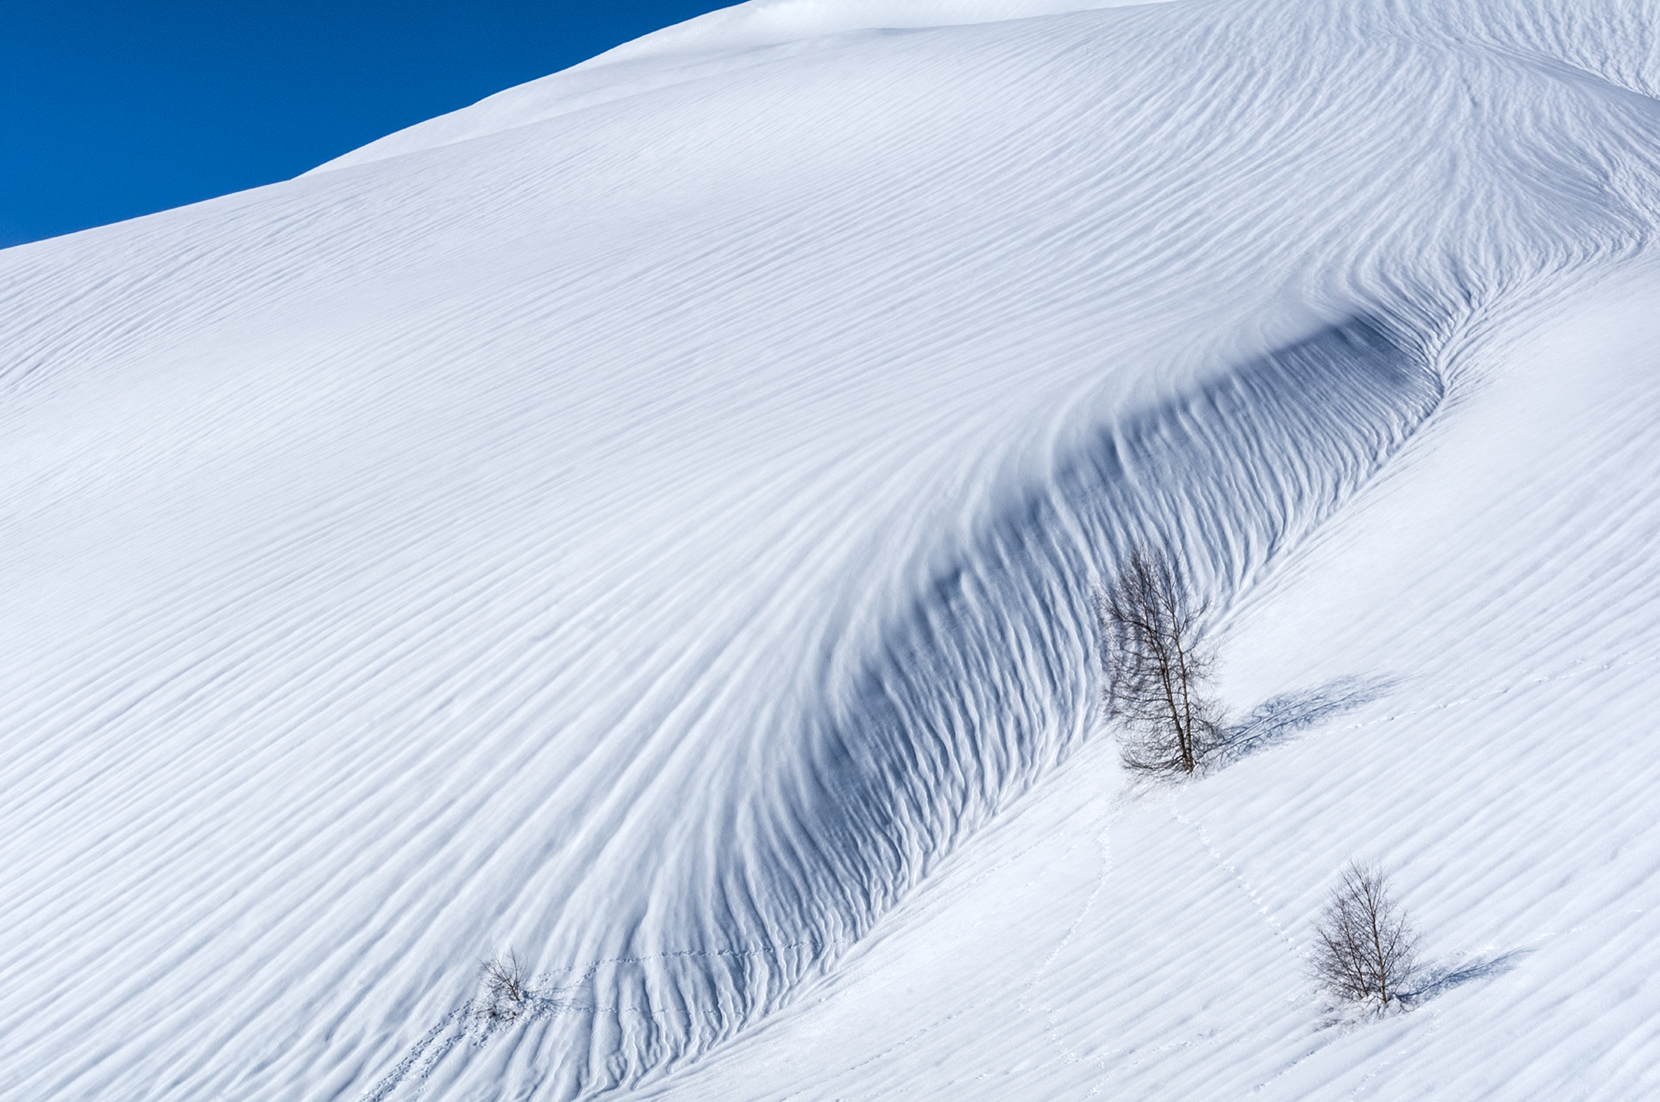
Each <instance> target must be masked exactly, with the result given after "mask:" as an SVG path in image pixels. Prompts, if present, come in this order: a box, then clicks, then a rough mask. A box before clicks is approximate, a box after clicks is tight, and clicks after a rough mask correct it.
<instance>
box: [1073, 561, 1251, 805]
mask: <svg viewBox="0 0 1660 1102" xmlns="http://www.w3.org/2000/svg"><path fill="white" fill-rule="evenodd" d="M1095 609H1096V617H1097V620H1098V622H1099V625H1100V630H1101V673H1102V678H1103V682H1104V691H1105V694H1106V706H1107V713H1108V715H1110V716H1112V717H1113V718H1115V719H1118V720H1120V721H1121V722H1123V723H1124V725H1125V727H1126V730H1127V734H1126V736H1125V738H1124V743H1123V757H1124V764H1125V765H1126V766H1128V767H1129V768H1130V769H1132V770H1134V771H1136V772H1138V773H1192V772H1193V771H1194V770H1195V769H1197V768H1198V766H1199V763H1200V762H1201V761H1202V760H1203V759H1204V757H1205V755H1206V754H1207V753H1209V752H1210V751H1211V750H1213V749H1214V748H1215V747H1216V744H1217V742H1218V734H1217V732H1218V729H1219V726H1220V722H1219V721H1220V716H1219V713H1218V711H1217V708H1216V706H1215V705H1214V704H1213V703H1212V702H1211V701H1210V699H1209V698H1208V696H1207V695H1206V683H1207V680H1208V678H1209V675H1210V670H1211V666H1212V664H1213V658H1212V655H1211V654H1210V653H1209V652H1207V651H1205V650H1203V649H1201V648H1200V646H1199V627H1200V622H1201V621H1202V620H1203V618H1204V615H1205V612H1206V610H1207V605H1206V603H1205V602H1204V601H1203V600H1201V599H1199V598H1196V597H1195V596H1194V595H1193V593H1192V592H1191V590H1190V589H1189V588H1188V584H1187V579H1186V578H1185V577H1184V575H1183V574H1182V572H1181V571H1180V570H1179V569H1177V567H1176V565H1175V564H1174V563H1173V562H1171V560H1170V556H1168V555H1166V554H1165V553H1164V552H1163V551H1158V550H1153V549H1149V548H1137V549H1136V550H1135V551H1133V552H1132V553H1131V554H1130V558H1129V561H1128V562H1126V563H1125V564H1124V568H1123V570H1122V571H1121V572H1120V573H1119V575H1118V578H1117V580H1115V581H1114V582H1113V583H1112V585H1110V586H1108V587H1107V588H1105V589H1102V590H1101V591H1099V592H1098V593H1097V594H1096V605H1095Z"/></svg>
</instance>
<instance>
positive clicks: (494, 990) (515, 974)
mask: <svg viewBox="0 0 1660 1102" xmlns="http://www.w3.org/2000/svg"><path fill="white" fill-rule="evenodd" d="M484 999H485V1002H484V1008H483V1009H482V1010H481V1011H480V1014H481V1015H482V1016H483V1017H485V1018H489V1019H490V1020H492V1021H498V1022H513V1021H517V1020H518V1019H520V1018H522V1017H523V1016H524V1014H525V1012H526V1011H527V1010H529V1009H530V981H529V978H528V977H527V976H526V975H525V970H524V965H522V964H520V963H519V956H518V954H517V953H514V952H512V951H511V950H510V951H509V952H507V953H506V954H505V955H502V954H497V955H496V956H493V957H491V958H490V959H489V960H487V961H485V962H484Z"/></svg>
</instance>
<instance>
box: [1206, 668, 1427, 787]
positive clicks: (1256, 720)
mask: <svg viewBox="0 0 1660 1102" xmlns="http://www.w3.org/2000/svg"><path fill="white" fill-rule="evenodd" d="M1397 684H1399V682H1398V681H1397V680H1396V679H1394V678H1390V677H1340V678H1338V679H1337V680H1335V681H1330V682H1327V683H1326V684H1324V685H1322V686H1320V687H1319V688H1318V689H1308V690H1305V691H1303V692H1296V693H1285V694H1282V695H1280V696H1276V697H1272V698H1270V699H1268V700H1265V701H1263V702H1262V703H1261V704H1258V705H1257V706H1256V707H1255V708H1252V709H1251V711H1250V713H1249V714H1248V715H1246V716H1245V718H1244V720H1242V721H1241V722H1239V723H1236V724H1233V725H1231V726H1228V727H1224V728H1222V730H1220V731H1219V732H1217V734H1218V742H1217V747H1216V750H1215V752H1214V756H1213V759H1212V760H1213V761H1214V762H1215V764H1216V765H1217V766H1227V765H1232V764H1233V763H1234V762H1236V761H1239V760H1240V759H1242V758H1247V757H1250V756H1251V755H1252V754H1256V753H1260V752H1261V751H1263V750H1267V749H1269V748H1270V747H1273V746H1278V745H1279V744H1281V743H1283V742H1287V741H1289V740H1290V739H1291V738H1292V736H1294V735H1296V734H1297V733H1299V732H1301V731H1306V730H1308V729H1309V728H1310V727H1315V726H1318V725H1319V724H1322V723H1325V722H1326V721H1327V720H1330V719H1333V718H1335V717H1337V716H1340V715H1343V714H1344V713H1345V712H1352V711H1354V710H1355V709H1356V708H1359V707H1361V706H1362V705H1365V704H1370V703H1371V702H1372V701H1374V700H1378V699H1381V698H1382V697H1384V696H1387V695H1388V694H1389V693H1390V692H1391V691H1392V690H1393V689H1394V688H1395V686H1396V685H1397Z"/></svg>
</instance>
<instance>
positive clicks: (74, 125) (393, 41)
mask: <svg viewBox="0 0 1660 1102" xmlns="http://www.w3.org/2000/svg"><path fill="white" fill-rule="evenodd" d="M728 2H731V0H728ZM725 6H726V4H723V3H718V2H710V0H601V2H599V3H577V2H573V0H450V2H447V3H446V2H441V0H0V247H5V246H8V245H16V244H20V243H22V242H25V241H33V240H36V239H39V238H43V237H53V236H56V235H58V234H62V233H70V232H72V231H74V230H79V229H85V228H86V227H88V226H97V225H102V224H104V223H106V222H117V221H120V220H122V219H124V218H133V217H136V216H138V215H141V214H148V213H150V212H151V211H157V210H165V209H166V208H168V207H176V206H181V205H183V204H185V203H193V202H196V201H198V200H201V199H207V198H210V197H212V196H215V195H223V194H225V193H226V192H231V191H239V190H241V189H243V188H249V187H255V186H258V185H260V184H267V183H271V182H272V181H275V180H282V179H286V178H288V177H290V176H294V175H296V174H298V173H300V172H304V171H305V170H306V169H308V168H311V167H312V166H314V165H317V164H320V163H322V162H323V161H326V160H328V159H329V158H331V157H334V156H336V155H338V154H341V153H344V152H346V151H347V150H348V149H353V148H355V147H357V146H360V145H362V144H364V143H365V142H368V141H371V140H373V139H375V138H378V137H380V136H381V135H382V134H388V133H390V132H392V131H394V130H398V129H400V128H402V127H405V126H408V125H409V124H411V123H414V122H419V121H420V120H422V119H426V118H431V117H432V116H433V115H438V114H442V113H443V112H445V111H451V110H454V109H455V108H457V107H463V106H465V105H467V104H469V103H472V102H474V101H475V100H478V99H481V98H483V97H484V96H487V95H489V94H490V93H492V92H497V91H500V90H501V89H503V88H508V87H511V86H512V85H515V84H520V83H523V82H524V81H527V80H532V79H534V78H536V77H539V76H543V75H545V74H547V73H551V72H554V71H556V70H559V69H563V68H565V67H566V66H567V65H572V64H574V63H576V62H578V61H581V60H582V59H583V58H586V57H592V56H593V55H594V54H597V53H600V52H602V51H604V50H607V49H609V48H610V47H612V46H615V45H616V44H618V43H619V42H626V41H628V40H629V39H631V38H637V37H639V36H640V35H642V34H645V33H646V32H648V31H652V30H655V29H657V28H658V27H665V26H668V25H669V24H671V23H678V22H680V21H681V20H683V19H689V18H691V17H692V16H694V15H697V14H699V13H701V12H705V11H710V10H713V9H715V8H718V7H725Z"/></svg>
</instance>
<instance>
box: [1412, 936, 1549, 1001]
mask: <svg viewBox="0 0 1660 1102" xmlns="http://www.w3.org/2000/svg"><path fill="white" fill-rule="evenodd" d="M1529 952H1531V950H1528V949H1512V950H1511V951H1510V952H1508V953H1499V954H1498V955H1496V956H1490V957H1488V956H1480V957H1475V958H1473V959H1470V960H1467V961H1465V962H1464V963H1462V964H1460V965H1458V966H1457V967H1456V968H1448V967H1445V966H1436V967H1430V968H1425V969H1423V971H1422V972H1421V974H1420V975H1419V977H1418V982H1417V984H1416V985H1415V986H1414V987H1413V989H1412V990H1411V991H1408V992H1405V993H1403V994H1402V995H1401V1001H1402V1002H1403V1003H1405V1004H1406V1005H1407V1006H1417V1005H1418V1004H1419V1003H1425V1002H1428V1001H1429V1000H1430V999H1433V998H1436V997H1437V996H1440V995H1444V994H1446V993H1447V992H1448V991H1451V990H1452V989H1453V988H1455V987H1458V986H1460V985H1462V984H1466V983H1469V982H1470V981H1471V980H1483V979H1486V978H1488V977H1489V976H1502V975H1504V974H1505V973H1506V972H1509V971H1511V970H1512V969H1514V968H1515V967H1516V962H1517V961H1518V960H1520V959H1521V958H1522V957H1524V956H1526V955H1527V954H1528V953H1529Z"/></svg>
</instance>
